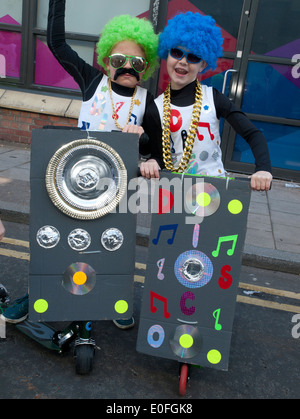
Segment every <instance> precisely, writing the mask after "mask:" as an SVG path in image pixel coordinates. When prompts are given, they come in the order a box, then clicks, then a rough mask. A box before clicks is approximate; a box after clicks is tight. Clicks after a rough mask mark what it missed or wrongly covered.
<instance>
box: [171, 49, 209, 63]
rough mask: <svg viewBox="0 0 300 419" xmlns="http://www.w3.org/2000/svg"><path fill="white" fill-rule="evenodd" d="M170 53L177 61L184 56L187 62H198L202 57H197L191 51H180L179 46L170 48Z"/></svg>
mask: <svg viewBox="0 0 300 419" xmlns="http://www.w3.org/2000/svg"><path fill="white" fill-rule="evenodd" d="M170 55H171V57H172V58H175V60H179V61H180V60H182V58H183V57H185V58H186V61H187V62H188V63H189V64H199V63H200V61H201V60H202V58H200V57H198V56H197V55H195V54H192V53H191V52H186V51H182V50H181V49H180V48H171V49H170Z"/></svg>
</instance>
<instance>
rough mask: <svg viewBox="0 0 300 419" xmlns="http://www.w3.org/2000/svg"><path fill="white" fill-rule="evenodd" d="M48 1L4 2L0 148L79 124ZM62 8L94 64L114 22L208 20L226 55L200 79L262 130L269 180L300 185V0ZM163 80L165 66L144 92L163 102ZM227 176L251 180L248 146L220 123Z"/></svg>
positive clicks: (70, 36)
mask: <svg viewBox="0 0 300 419" xmlns="http://www.w3.org/2000/svg"><path fill="white" fill-rule="evenodd" d="M48 4H49V0H1V4H0V140H5V141H16V142H24V143H28V144H29V143H30V141H31V131H32V129H34V128H41V127H42V126H44V125H66V126H76V125H77V118H78V114H79V109H80V103H81V96H80V92H79V90H78V86H77V85H76V83H75V82H74V81H73V79H72V78H71V77H70V76H69V75H68V74H67V73H66V72H65V71H64V70H63V69H62V68H61V67H60V65H59V64H58V63H57V61H56V60H55V58H54V57H53V56H52V54H51V52H50V51H49V49H48V47H47V43H46V28H47V14H48ZM88 5H89V6H88V7H87V5H86V3H85V4H84V7H83V3H82V0H67V5H66V32H67V42H68V43H69V44H70V45H71V46H72V48H73V49H75V50H76V51H77V52H78V54H79V55H80V56H81V57H82V58H84V59H85V60H86V61H87V62H89V63H90V64H93V65H97V64H96V61H97V60H96V54H95V44H96V42H97V41H98V38H99V34H100V33H101V30H102V28H103V26H104V25H105V23H106V22H107V20H109V19H110V18H112V17H113V16H115V15H119V14H131V15H132V16H139V17H147V18H149V19H150V20H151V21H152V23H153V25H154V27H155V30H156V31H157V32H160V31H161V30H162V29H163V28H164V26H165V25H166V23H167V21H168V19H170V18H172V17H173V16H174V15H175V14H176V13H178V12H185V11H188V10H190V11H193V12H200V13H202V14H208V15H211V16H212V17H213V18H214V19H215V20H216V22H217V24H218V25H219V26H220V27H221V30H222V34H223V37H224V44H223V49H224V53H223V57H222V58H220V59H219V60H218V67H217V69H216V70H215V71H213V72H206V73H205V75H204V76H202V78H201V76H200V77H199V79H200V80H201V82H202V83H204V84H207V85H210V86H214V87H216V88H217V89H218V90H220V91H223V92H224V93H225V94H226V95H228V96H229V97H230V99H231V100H233V101H234V102H235V103H236V104H237V106H239V107H240V108H241V109H242V110H243V111H244V112H245V113H246V114H247V115H248V117H249V118H250V119H251V120H252V121H253V123H254V124H255V125H256V126H257V127H258V128H259V129H261V130H262V131H263V133H264V135H265V137H266V139H267V141H268V145H269V150H270V154H271V161H272V166H273V175H274V176H275V177H277V178H280V179H288V180H295V181H299V180H300V94H299V93H300V26H299V21H300V2H299V0H228V1H226V2H225V1H224V0H169V1H168V0H151V1H149V0H127V1H126V2H124V1H122V0H113V1H112V2H111V3H110V4H109V7H108V6H105V2H102V1H99V0H89V2H88ZM167 83H168V76H167V72H166V66H165V63H164V62H162V63H161V66H160V69H159V70H158V71H157V73H156V74H155V75H154V77H152V78H151V79H150V81H148V82H147V84H146V85H145V87H147V88H148V89H149V90H151V91H152V93H153V94H154V95H158V94H160V93H161V92H162V91H163V90H164V88H165V87H166V84H167ZM221 130H222V152H223V160H224V164H225V168H226V169H227V170H229V171H232V172H235V171H236V172H241V173H252V172H253V167H254V166H253V157H252V153H251V151H250V148H249V147H248V145H247V143H246V142H245V141H244V140H243V139H242V138H240V137H239V136H238V135H236V134H235V132H234V131H233V130H232V129H231V127H230V126H229V125H228V124H226V123H224V124H221Z"/></svg>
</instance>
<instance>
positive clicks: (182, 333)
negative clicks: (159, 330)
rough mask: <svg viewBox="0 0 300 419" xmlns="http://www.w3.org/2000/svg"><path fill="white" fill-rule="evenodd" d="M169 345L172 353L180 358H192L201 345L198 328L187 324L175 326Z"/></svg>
mask: <svg viewBox="0 0 300 419" xmlns="http://www.w3.org/2000/svg"><path fill="white" fill-rule="evenodd" d="M170 346H171V349H172V351H173V352H174V354H175V355H177V356H179V357H180V358H185V359H189V358H193V357H194V356H196V355H197V354H198V353H199V352H200V350H201V347H202V337H201V335H200V333H199V330H198V328H197V327H195V326H191V325H189V324H183V325H181V326H178V327H176V329H175V331H174V332H173V334H172V335H171V337H170Z"/></svg>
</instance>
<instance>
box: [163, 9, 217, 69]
mask: <svg viewBox="0 0 300 419" xmlns="http://www.w3.org/2000/svg"><path fill="white" fill-rule="evenodd" d="M222 44H223V38H222V35H221V29H220V28H219V27H217V26H216V22H215V20H214V19H213V18H212V17H211V16H202V15H200V13H193V12H187V13H182V14H179V15H177V16H175V17H174V18H173V19H170V20H169V21H168V25H167V26H166V27H165V29H164V30H163V32H162V33H161V34H160V36H159V47H158V55H159V57H160V58H163V59H167V58H168V55H169V51H170V49H171V48H176V47H179V46H181V47H185V48H187V49H189V51H190V52H192V53H193V54H195V55H197V56H198V57H201V58H202V59H203V60H204V61H205V62H206V63H207V64H208V65H207V67H206V69H205V70H204V71H203V72H205V71H207V70H208V69H209V68H211V69H213V70H214V69H215V68H216V66H217V58H218V57H221V56H222V52H223V49H222Z"/></svg>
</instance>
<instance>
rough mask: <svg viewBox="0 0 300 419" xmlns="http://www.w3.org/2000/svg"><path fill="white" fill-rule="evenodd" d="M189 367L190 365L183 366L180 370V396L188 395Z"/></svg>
mask: <svg viewBox="0 0 300 419" xmlns="http://www.w3.org/2000/svg"><path fill="white" fill-rule="evenodd" d="M188 373H189V366H188V364H182V365H181V368H180V378H179V394H180V396H185V394H186V383H187V379H188Z"/></svg>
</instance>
